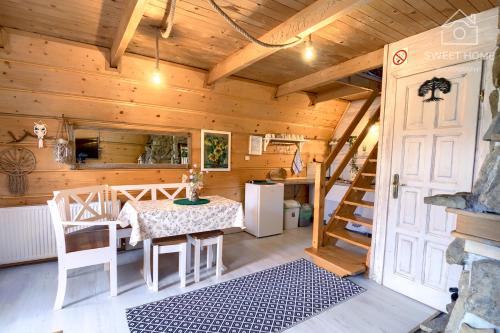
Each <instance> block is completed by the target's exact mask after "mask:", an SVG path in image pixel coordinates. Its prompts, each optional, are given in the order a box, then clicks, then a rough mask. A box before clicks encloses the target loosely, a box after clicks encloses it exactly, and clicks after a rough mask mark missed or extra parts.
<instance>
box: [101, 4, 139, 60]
mask: <svg viewBox="0 0 500 333" xmlns="http://www.w3.org/2000/svg"><path fill="white" fill-rule="evenodd" d="M147 4H148V0H129V1H128V3H127V6H126V7H125V8H124V12H123V14H122V18H121V19H120V24H119V25H118V30H117V32H116V35H115V38H114V40H113V45H112V46H111V54H110V57H111V58H110V64H111V67H117V66H118V63H119V62H120V59H121V57H122V56H123V54H124V53H125V50H126V49H127V46H128V44H129V43H130V41H131V40H132V38H133V37H134V34H135V30H136V29H137V27H138V26H139V23H140V22H141V19H142V15H143V14H144V11H145V10H146V6H147Z"/></svg>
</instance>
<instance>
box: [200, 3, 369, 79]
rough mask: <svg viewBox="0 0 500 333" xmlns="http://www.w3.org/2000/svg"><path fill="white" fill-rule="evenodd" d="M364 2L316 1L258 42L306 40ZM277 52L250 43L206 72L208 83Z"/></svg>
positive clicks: (273, 49)
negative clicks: (305, 38)
mask: <svg viewBox="0 0 500 333" xmlns="http://www.w3.org/2000/svg"><path fill="white" fill-rule="evenodd" d="M366 2H368V0H337V1H335V0H318V1H316V2H314V3H313V4H311V5H309V6H308V7H306V8H304V9H303V10H301V11H300V12H298V13H296V14H295V15H293V16H292V17H290V18H289V19H288V20H286V21H285V22H283V23H281V24H280V25H278V26H277V27H275V28H274V29H272V30H270V31H269V32H267V33H265V34H264V35H262V36H261V37H260V38H259V39H260V40H261V41H263V42H266V43H270V44H286V43H291V42H293V41H295V40H296V38H297V37H300V38H304V37H307V36H308V35H310V34H311V33H313V32H315V31H317V30H319V29H321V28H323V27H325V26H327V25H329V24H330V23H332V22H333V21H335V20H337V19H339V18H340V17H342V16H344V15H346V14H347V13H348V12H350V11H351V10H353V9H354V8H356V7H357V6H359V5H362V4H364V3H366ZM277 51H279V49H278V48H265V47H262V46H259V45H256V44H254V43H250V44H248V45H246V46H245V47H244V48H242V49H241V50H239V51H237V52H235V53H233V54H232V55H230V56H229V57H227V58H225V59H224V60H222V61H221V62H220V63H218V64H217V65H215V66H214V67H213V68H212V69H211V70H210V72H209V73H208V76H207V84H213V83H214V82H215V81H217V80H220V79H222V78H225V77H228V76H230V75H232V74H234V73H236V72H238V71H240V70H242V69H243V68H245V67H248V66H250V65H252V64H253V63H255V62H257V61H259V60H260V59H263V58H265V57H267V56H269V55H271V54H273V53H275V52H277Z"/></svg>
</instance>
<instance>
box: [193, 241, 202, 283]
mask: <svg viewBox="0 0 500 333" xmlns="http://www.w3.org/2000/svg"><path fill="white" fill-rule="evenodd" d="M200 252H201V242H200V240H199V239H196V240H195V241H194V282H200Z"/></svg>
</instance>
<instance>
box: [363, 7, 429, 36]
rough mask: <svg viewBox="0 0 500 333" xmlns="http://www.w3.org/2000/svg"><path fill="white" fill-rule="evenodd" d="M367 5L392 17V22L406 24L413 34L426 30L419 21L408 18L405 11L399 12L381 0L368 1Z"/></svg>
mask: <svg viewBox="0 0 500 333" xmlns="http://www.w3.org/2000/svg"><path fill="white" fill-rule="evenodd" d="M369 6H371V7H372V8H374V9H376V10H377V11H379V12H381V13H384V14H385V15H387V16H388V17H390V18H391V19H393V20H394V22H398V24H402V25H404V26H407V27H408V28H410V29H411V30H412V33H413V34H415V32H420V31H426V30H427V28H426V27H425V26H424V25H422V24H421V23H420V22H419V21H415V20H414V19H413V18H410V17H409V16H407V15H406V14H405V13H403V12H401V11H400V10H399V9H397V8H395V7H394V6H391V5H389V4H388V3H386V2H385V1H383V0H373V1H372V2H370V4H369Z"/></svg>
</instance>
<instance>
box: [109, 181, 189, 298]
mask: <svg viewBox="0 0 500 333" xmlns="http://www.w3.org/2000/svg"><path fill="white" fill-rule="evenodd" d="M187 186H188V184H187V183H172V184H145V185H119V186H110V189H111V198H112V200H113V202H115V201H117V200H118V199H119V198H118V197H119V196H120V195H121V196H124V197H125V198H127V199H128V200H131V201H132V202H138V201H140V200H141V199H148V200H159V196H161V195H163V197H164V198H165V199H170V200H174V199H175V198H177V196H178V195H179V194H180V193H182V192H183V191H184V193H185V190H186V189H187ZM118 215H119V211H118V209H117V210H115V211H114V212H113V216H115V217H118ZM118 232H119V233H121V234H120V236H119V237H122V238H124V237H130V233H131V229H130V228H122V229H119V230H118ZM182 238H184V245H182V242H180V241H179V240H181V239H182ZM151 243H153V279H151ZM143 248H144V266H143V274H144V279H145V280H146V284H147V285H148V286H149V287H152V288H153V290H155V291H158V257H159V255H160V254H162V253H175V252H179V275H180V280H181V286H182V287H184V286H185V285H186V236H185V235H182V236H180V237H177V236H175V237H164V238H160V239H153V240H151V239H145V240H144V242H143ZM181 258H182V263H181Z"/></svg>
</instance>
